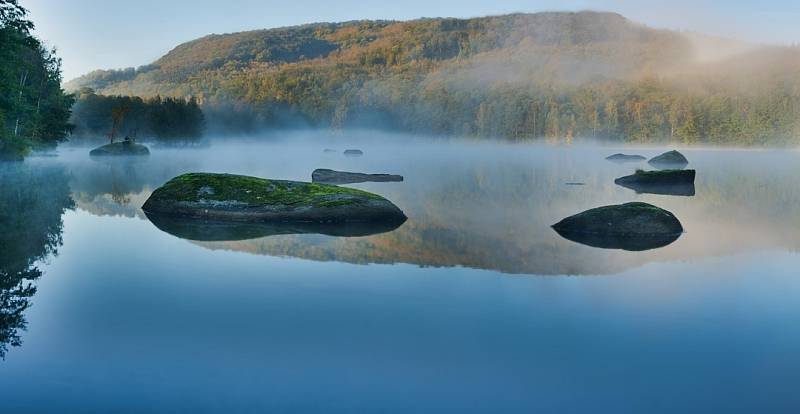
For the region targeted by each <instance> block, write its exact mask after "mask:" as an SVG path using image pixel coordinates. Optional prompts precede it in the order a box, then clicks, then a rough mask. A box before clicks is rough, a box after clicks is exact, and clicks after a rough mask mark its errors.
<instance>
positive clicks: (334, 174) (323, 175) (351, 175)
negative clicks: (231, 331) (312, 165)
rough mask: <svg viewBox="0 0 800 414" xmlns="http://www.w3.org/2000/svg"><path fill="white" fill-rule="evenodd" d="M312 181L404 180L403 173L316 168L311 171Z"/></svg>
mask: <svg viewBox="0 0 800 414" xmlns="http://www.w3.org/2000/svg"><path fill="white" fill-rule="evenodd" d="M311 181H312V182H315V183H323V184H353V183H366V182H398V181H403V176H402V175H394V174H363V173H355V172H347V171H334V170H329V169H324V168H320V169H316V170H314V172H312V173H311Z"/></svg>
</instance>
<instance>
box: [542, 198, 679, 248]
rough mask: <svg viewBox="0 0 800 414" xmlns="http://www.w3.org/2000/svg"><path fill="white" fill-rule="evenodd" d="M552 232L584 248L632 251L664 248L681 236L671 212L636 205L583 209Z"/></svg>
mask: <svg viewBox="0 0 800 414" xmlns="http://www.w3.org/2000/svg"><path fill="white" fill-rule="evenodd" d="M553 229H554V230H555V231H556V232H558V234H560V235H561V236H562V237H564V238H566V239H568V240H572V241H575V242H578V243H582V244H585V245H588V246H592V247H600V248H605V249H623V250H634V251H638V250H649V249H654V248H658V247H663V246H666V245H668V244H670V243H672V242H674V241H675V240H677V239H678V237H680V235H681V233H683V226H682V225H681V223H680V221H678V219H677V218H676V217H675V216H674V215H673V214H672V213H670V212H669V211H666V210H664V209H661V208H658V207H656V206H653V205H651V204H647V203H638V202H636V203H626V204H620V205H613V206H605V207H598V208H594V209H591V210H587V211H584V212H583V213H579V214H576V215H574V216H571V217H567V218H565V219H564V220H561V221H560V222H558V223H556V224H554V225H553Z"/></svg>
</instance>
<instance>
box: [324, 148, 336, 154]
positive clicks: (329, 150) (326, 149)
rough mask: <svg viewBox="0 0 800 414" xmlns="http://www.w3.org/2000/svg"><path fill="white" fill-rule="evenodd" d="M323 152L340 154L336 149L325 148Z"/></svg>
mask: <svg viewBox="0 0 800 414" xmlns="http://www.w3.org/2000/svg"><path fill="white" fill-rule="evenodd" d="M322 152H325V153H331V152H339V151H336V150H335V149H330V148H325V149H324V150H322Z"/></svg>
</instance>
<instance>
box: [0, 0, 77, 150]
mask: <svg viewBox="0 0 800 414" xmlns="http://www.w3.org/2000/svg"><path fill="white" fill-rule="evenodd" d="M27 15H28V11H27V10H26V9H25V8H23V7H22V6H20V5H19V2H18V0H0V91H2V93H0V158H14V159H19V158H21V157H23V156H24V155H25V154H26V153H27V152H28V151H30V150H31V148H35V147H46V146H51V145H55V144H57V143H58V142H61V141H63V140H64V139H65V138H66V137H67V135H68V134H69V131H70V125H69V116H70V108H71V107H72V104H73V103H74V99H73V98H72V96H71V95H68V94H66V93H65V92H64V90H63V89H61V59H59V58H58V57H57V56H56V53H55V50H54V49H53V50H50V49H47V48H46V47H45V46H44V45H43V44H42V42H41V41H39V39H37V38H35V37H34V36H33V35H32V34H31V31H32V30H33V27H34V25H33V22H31V21H30V20H28V18H27Z"/></svg>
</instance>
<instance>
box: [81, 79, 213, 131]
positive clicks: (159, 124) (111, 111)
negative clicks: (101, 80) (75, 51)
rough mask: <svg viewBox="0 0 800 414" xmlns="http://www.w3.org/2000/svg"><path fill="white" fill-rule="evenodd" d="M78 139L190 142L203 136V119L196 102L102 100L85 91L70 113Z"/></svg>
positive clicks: (180, 100)
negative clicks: (136, 138) (122, 137)
mask: <svg viewBox="0 0 800 414" xmlns="http://www.w3.org/2000/svg"><path fill="white" fill-rule="evenodd" d="M71 121H72V123H74V124H75V131H74V134H75V135H77V136H113V137H114V138H116V137H117V136H118V135H119V134H122V135H134V136H137V135H138V136H144V137H149V136H152V137H155V138H157V139H160V140H167V141H176V140H187V139H188V140H192V139H197V138H200V137H201V136H202V134H203V128H204V123H205V117H204V116H203V111H202V110H201V109H200V106H199V105H198V104H197V101H196V100H195V99H193V98H192V99H188V100H184V99H180V98H163V99H162V98H161V97H160V96H156V97H154V98H149V99H142V98H139V97H131V96H103V95H97V94H95V93H94V91H93V90H91V89H88V88H84V89H82V90H81V91H80V92H79V93H78V100H77V102H76V104H75V106H74V107H73V109H72V120H71Z"/></svg>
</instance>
